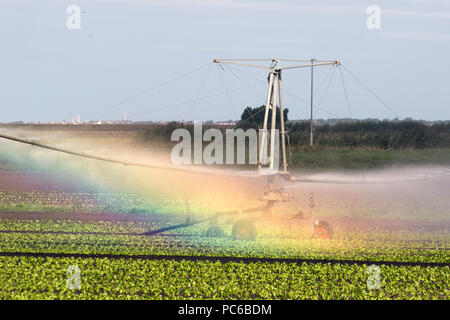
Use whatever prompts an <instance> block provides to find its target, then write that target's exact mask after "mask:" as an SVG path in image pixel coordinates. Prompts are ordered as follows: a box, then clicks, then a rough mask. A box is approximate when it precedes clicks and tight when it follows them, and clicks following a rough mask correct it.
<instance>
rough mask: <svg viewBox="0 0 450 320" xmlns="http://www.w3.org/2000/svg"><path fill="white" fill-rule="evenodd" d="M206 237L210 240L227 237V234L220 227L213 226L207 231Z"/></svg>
mask: <svg viewBox="0 0 450 320" xmlns="http://www.w3.org/2000/svg"><path fill="white" fill-rule="evenodd" d="M206 236H207V237H208V238H221V237H223V236H225V232H224V231H223V229H222V228H221V227H219V226H211V227H209V229H208V230H207V231H206Z"/></svg>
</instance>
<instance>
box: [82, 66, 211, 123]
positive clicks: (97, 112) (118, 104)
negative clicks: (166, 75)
mask: <svg viewBox="0 0 450 320" xmlns="http://www.w3.org/2000/svg"><path fill="white" fill-rule="evenodd" d="M210 64H211V62H209V63H206V64H204V65H202V66H200V67H197V68H195V69H193V70H191V71H188V72H185V73H183V74H181V75H179V76H176V77H175V78H172V79H169V80H167V81H165V82H163V83H161V84H159V85H156V86H153V87H151V88H148V89H146V90H144V91H141V92H139V93H136V94H134V95H131V96H129V97H127V98H124V99H122V100H120V101H118V102H115V103H113V104H111V105H108V106H106V107H104V108H103V109H100V110H98V111H96V112H94V113H91V114H89V115H87V116H85V117H83V118H81V120H86V119H89V118H91V117H93V116H96V115H98V114H100V113H103V112H105V111H106V110H110V109H113V108H115V107H118V106H120V105H121V104H123V103H125V102H128V101H130V100H133V99H135V98H137V97H140V96H143V95H145V94H147V93H149V92H151V91H154V90H156V89H159V88H162V87H164V86H166V85H168V84H170V83H172V82H175V81H177V80H179V79H181V78H184V77H186V76H187V75H190V74H192V73H194V72H196V71H198V70H201V69H203V68H204V67H206V66H208V65H210Z"/></svg>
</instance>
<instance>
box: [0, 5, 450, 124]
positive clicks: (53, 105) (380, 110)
mask: <svg viewBox="0 0 450 320" xmlns="http://www.w3.org/2000/svg"><path fill="white" fill-rule="evenodd" d="M70 5H76V6H78V7H79V8H80V9H81V14H80V29H69V28H68V27H67V20H68V19H69V18H70V17H71V14H70V13H68V12H67V8H68V7H69V6H70ZM372 5H375V6H377V7H378V8H379V9H380V25H379V27H380V28H379V29H369V28H368V26H367V20H368V19H369V18H370V16H371V13H367V8H368V7H369V6H372ZM0 39H1V47H0V50H1V59H0V71H1V72H0V88H1V89H0V108H1V109H0V110H1V111H2V112H1V115H0V122H12V121H26V122H29V121H40V122H48V121H64V120H65V121H70V120H71V119H72V118H74V119H76V118H77V115H78V114H79V115H80V118H81V120H100V119H103V120H120V119H122V118H123V117H124V113H126V116H127V119H129V120H132V121H144V120H153V121H160V120H165V121H169V120H203V121H207V120H216V121H219V120H230V119H233V120H236V119H238V118H239V117H240V115H241V113H242V111H243V109H244V108H245V107H247V106H252V107H256V106H259V105H262V104H264V103H265V102H264V99H265V95H266V90H267V81H266V77H267V72H266V70H260V69H253V68H248V67H238V66H226V65H223V66H219V65H217V64H214V63H212V61H213V59H215V58H235V59H241V58H242V59H252V58H284V59H311V58H315V59H322V60H338V61H340V62H341V63H342V67H341V69H338V68H334V69H333V67H330V66H323V67H317V68H315V69H314V101H315V108H314V117H315V118H323V119H327V118H343V117H349V116H351V117H353V118H359V119H364V118H379V119H393V118H394V117H399V118H400V119H403V118H406V117H412V118H414V119H425V120H448V119H450V94H449V88H450V86H449V84H450V83H449V77H450V59H448V58H449V56H450V55H449V53H450V0H389V1H381V0H371V1H365V0H345V1H344V0H332V1H331V0H330V1H324V0H311V1H299V0H286V1H274V0H216V1H214V0H209V1H207V0H86V1H84V0H71V1H64V0H39V1H36V0H33V1H31V0H28V1H24V0H2V1H1V2H0ZM349 71H350V72H351V73H350V72H349ZM341 72H342V73H341ZM341 75H342V77H341ZM352 75H355V76H356V78H354V77H353V76H352ZM356 79H359V80H360V81H362V83H363V84H364V86H363V85H361V83H360V82H359V81H358V80H356ZM367 88H368V89H369V90H370V91H369V90H367ZM372 93H375V95H376V96H375V95H373V94H372ZM309 95H310V69H309V68H307V69H298V70H286V71H283V99H284V105H285V107H287V108H289V110H290V111H289V118H290V119H306V118H308V117H309V106H308V101H309V99H310V97H309Z"/></svg>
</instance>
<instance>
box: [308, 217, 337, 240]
mask: <svg viewBox="0 0 450 320" xmlns="http://www.w3.org/2000/svg"><path fill="white" fill-rule="evenodd" d="M313 238H314V239H323V240H326V239H332V238H333V227H332V226H331V224H330V223H328V222H326V221H323V220H321V221H319V222H318V223H315V224H314V233H313Z"/></svg>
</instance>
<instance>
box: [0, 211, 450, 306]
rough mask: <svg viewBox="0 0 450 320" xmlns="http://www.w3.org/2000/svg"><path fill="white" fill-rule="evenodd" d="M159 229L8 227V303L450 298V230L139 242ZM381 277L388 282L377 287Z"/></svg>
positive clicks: (175, 236) (44, 223) (1, 234)
mask: <svg viewBox="0 0 450 320" xmlns="http://www.w3.org/2000/svg"><path fill="white" fill-rule="evenodd" d="M30 215H32V213H30ZM86 215H89V214H86ZM158 226H159V225H158V222H151V221H146V222H140V223H138V222H129V221H128V222H108V221H103V222H99V221H92V222H88V221H56V220H33V219H27V220H15V219H14V220H2V221H1V222H0V252H1V255H0V268H1V269H2V270H1V272H0V284H1V285H0V298H2V299H220V298H221V299H228V298H234V299H450V264H449V260H450V253H449V250H448V249H449V242H448V234H447V233H445V232H444V233H433V234H426V233H421V234H420V235H418V234H411V233H403V234H402V233H395V234H392V233H386V232H380V231H372V232H365V233H360V232H354V233H351V232H350V233H349V232H347V233H345V234H343V235H342V236H337V237H336V239H334V240H319V239H311V238H310V237H308V236H307V233H306V232H305V230H302V229H301V228H298V229H291V230H290V232H288V233H286V232H283V231H282V230H276V229H275V230H274V229H273V228H263V229H262V230H261V234H260V236H259V237H258V239H257V240H256V241H251V242H249V241H238V240H233V239H231V238H230V237H224V238H208V237H205V235H204V229H205V228H204V227H203V228H202V227H201V226H196V227H191V228H189V229H186V230H183V231H179V232H174V233H172V234H169V235H167V234H166V235H160V236H155V237H146V236H141V235H139V233H141V232H144V231H146V230H148V229H150V228H155V227H158ZM226 231H227V230H226ZM225 258H226V259H225ZM247 258H250V260H246V259H247ZM252 259H253V260H252ZM270 259H274V260H273V261H272V260H270ZM279 259H288V260H285V261H286V262H284V261H282V260H279ZM397 262H401V263H400V264H396V263H397ZM374 264H375V265H376V266H378V267H379V269H373V267H370V266H371V265H374ZM69 266H77V268H79V270H80V287H79V288H78V289H76V288H75V289H70V288H69V287H68V285H67V281H68V279H70V277H71V273H70V272H68V268H69ZM373 277H378V280H379V285H378V286H377V287H376V288H369V287H368V283H370V282H371V281H374V279H375V278H373ZM375 280H376V279H375Z"/></svg>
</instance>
